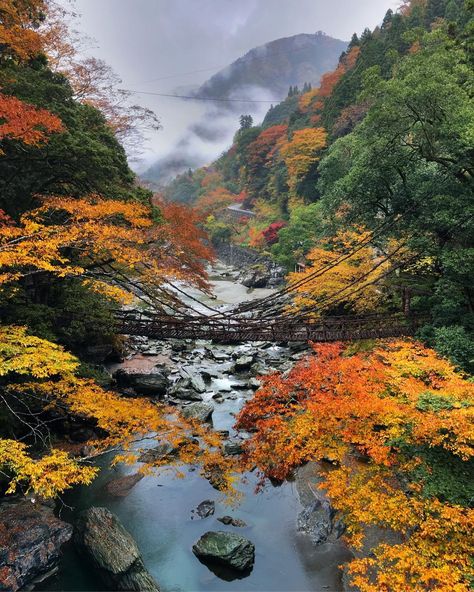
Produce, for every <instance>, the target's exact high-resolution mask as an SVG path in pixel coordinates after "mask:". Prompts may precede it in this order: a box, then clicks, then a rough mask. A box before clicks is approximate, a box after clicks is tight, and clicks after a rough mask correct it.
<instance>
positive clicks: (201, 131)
mask: <svg viewBox="0 0 474 592" xmlns="http://www.w3.org/2000/svg"><path fill="white" fill-rule="evenodd" d="M346 47H347V44H346V43H345V42H344V41H340V40H338V39H333V38H332V37H329V36H328V35H325V34H324V33H321V32H318V33H314V34H302V35H294V36H293V37H286V38H282V39H277V40H275V41H271V42H270V43H267V44H265V45H262V46H260V47H256V48H254V49H252V50H250V51H249V52H248V53H247V54H245V55H244V56H243V57H241V58H239V59H238V60H236V61H235V62H233V63H232V64H230V65H229V66H227V68H224V69H223V70H221V71H220V72H218V73H217V74H215V75H214V76H212V78H210V79H209V80H208V81H207V82H205V83H204V84H203V85H202V86H201V88H199V89H198V90H197V91H196V92H195V96H196V97H197V98H201V99H202V98H216V97H218V98H224V99H226V98H230V99H232V98H234V99H235V98H239V99H241V98H243V99H251V100H255V99H257V101H258V100H261V99H263V100H264V101H269V102H270V101H274V102H275V103H279V102H280V101H281V100H282V99H283V98H284V97H286V96H287V94H288V89H289V87H290V86H292V87H294V86H299V87H300V88H301V87H303V85H304V84H305V83H310V84H312V85H314V86H317V85H318V83H319V80H320V78H321V76H322V75H323V74H324V73H325V72H328V71H330V70H332V69H333V68H334V67H335V66H336V65H337V62H338V59H339V56H340V55H341V53H342V52H343V51H344V50H345V49H346ZM200 104H201V105H202V108H203V110H202V112H201V115H200V117H198V118H197V119H196V121H195V122H193V124H192V125H189V126H188V128H187V129H186V130H185V132H184V133H183V135H182V137H181V138H180V139H179V140H178V141H177V142H176V144H175V145H171V146H170V148H169V150H168V151H167V154H165V155H164V156H162V157H161V158H160V159H158V160H157V161H156V162H155V163H154V164H153V165H152V166H151V167H150V168H149V169H148V170H147V171H146V172H145V173H143V174H142V175H141V176H142V178H143V179H145V180H146V181H147V182H150V183H151V184H152V185H153V186H154V185H156V184H161V183H164V182H168V181H170V180H171V179H172V178H173V177H174V176H175V175H177V174H179V173H181V172H183V171H185V170H187V169H189V168H193V169H194V168H196V167H199V166H202V165H203V164H206V163H208V162H211V161H212V160H214V159H215V158H217V156H219V154H221V153H222V151H223V150H225V149H226V148H228V147H229V145H230V144H231V143H232V136H233V134H234V132H235V131H236V128H237V125H238V116H239V115H240V114H241V113H242V112H244V113H247V114H249V115H252V117H253V118H254V120H255V121H261V120H262V119H263V117H264V116H265V112H266V110H267V108H268V106H269V105H268V103H266V102H263V103H258V102H255V103H252V102H250V103H246V102H245V103H241V102H239V101H236V102H225V101H222V102H220V101H219V102H217V101H216V102H214V101H200Z"/></svg>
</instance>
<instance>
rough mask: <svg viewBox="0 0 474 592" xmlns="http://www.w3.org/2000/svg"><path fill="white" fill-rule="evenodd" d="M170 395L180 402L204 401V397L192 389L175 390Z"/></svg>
mask: <svg viewBox="0 0 474 592" xmlns="http://www.w3.org/2000/svg"><path fill="white" fill-rule="evenodd" d="M170 395H171V396H172V397H174V398H175V399H179V400H180V401H202V395H200V394H199V393H197V392H196V391H195V390H192V389H175V390H173V392H170Z"/></svg>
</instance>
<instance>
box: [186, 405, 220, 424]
mask: <svg viewBox="0 0 474 592" xmlns="http://www.w3.org/2000/svg"><path fill="white" fill-rule="evenodd" d="M213 411H214V407H213V406H212V405H211V404H210V403H191V404H190V405H187V406H186V407H184V408H183V410H182V411H181V413H182V414H183V417H185V418H186V419H197V420H198V421H209V420H210V419H211V416H212V413H213Z"/></svg>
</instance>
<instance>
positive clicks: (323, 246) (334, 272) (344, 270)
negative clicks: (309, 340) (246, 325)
mask: <svg viewBox="0 0 474 592" xmlns="http://www.w3.org/2000/svg"><path fill="white" fill-rule="evenodd" d="M368 237H369V233H368V232H367V231H363V230H360V231H358V232H354V231H345V232H341V233H339V234H338V235H336V236H334V237H332V238H331V239H330V240H325V239H320V240H319V241H318V244H317V245H316V246H315V247H314V248H313V249H311V251H310V252H309V253H308V255H307V257H306V258H307V260H308V262H309V263H310V264H309V265H308V266H307V267H306V269H305V270H304V271H300V272H295V273H291V274H289V280H290V282H291V283H294V284H296V285H297V287H296V289H295V296H294V299H293V307H294V309H296V310H299V309H304V308H306V307H310V308H312V309H313V310H314V311H315V314H319V313H321V312H322V311H327V310H330V309H331V308H332V307H334V306H337V305H339V306H340V305H341V304H342V305H345V306H346V307H348V308H350V309H351V310H353V311H354V312H357V313H363V312H371V311H374V310H375V309H376V308H377V306H378V305H379V304H380V303H381V301H382V300H383V297H384V294H383V291H382V290H381V288H380V286H378V285H377V280H378V279H380V278H382V276H383V275H384V273H386V272H387V270H388V269H389V265H390V264H389V262H388V261H386V260H385V259H384V257H382V256H381V255H380V254H377V253H376V251H375V249H374V247H373V246H372V245H371V244H370V243H368V242H367V239H368ZM360 243H363V245H364V244H365V246H362V247H361V248H359V246H358V245H360ZM354 249H355V251H356V252H354V253H353V254H351V253H352V251H353V250H354ZM346 255H350V256H347V257H346ZM320 270H321V271H322V270H324V273H321V274H319V273H318V272H319V271H320ZM315 274H316V275H315ZM313 276H314V277H313ZM334 295H336V296H337V298H336V296H334Z"/></svg>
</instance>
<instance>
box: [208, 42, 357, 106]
mask: <svg viewBox="0 0 474 592" xmlns="http://www.w3.org/2000/svg"><path fill="white" fill-rule="evenodd" d="M346 47H347V42H344V41H341V40H340V39H334V38H332V37H330V36H329V35H325V34H324V33H322V32H318V33H314V34H304V35H303V34H302V35H294V36H293V37H286V38H284V39H276V40H275V41H271V42H270V43H266V44H265V45H262V46H260V47H255V48H254V49H251V50H250V51H249V52H247V53H246V54H245V55H244V56H242V57H241V58H239V59H238V60H236V61H235V62H233V63H232V64H230V65H229V66H228V67H227V68H224V69H223V70H222V71H221V72H218V73H217V74H215V75H214V76H212V78H210V79H209V80H207V81H206V82H205V83H204V84H203V85H202V86H201V87H200V88H199V90H198V91H197V93H196V94H197V96H199V97H220V98H225V97H233V96H235V94H237V93H238V94H239V96H245V95H246V92H248V91H252V90H253V91H254V92H258V91H259V90H262V89H265V90H267V91H269V92H270V93H272V95H275V96H277V97H278V96H280V97H281V96H285V93H286V91H287V89H288V87H289V86H300V87H303V85H304V84H305V83H317V82H318V81H319V79H320V78H321V76H322V75H323V74H325V73H326V72H327V71H328V70H331V69H332V68H333V67H334V64H335V63H336V62H337V59H338V58H339V56H340V54H341V52H343V51H344V50H345V49H346Z"/></svg>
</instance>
